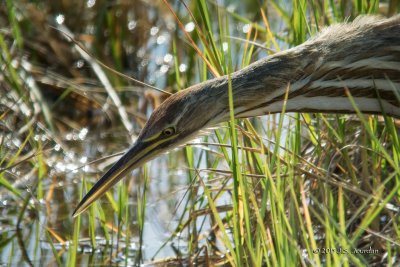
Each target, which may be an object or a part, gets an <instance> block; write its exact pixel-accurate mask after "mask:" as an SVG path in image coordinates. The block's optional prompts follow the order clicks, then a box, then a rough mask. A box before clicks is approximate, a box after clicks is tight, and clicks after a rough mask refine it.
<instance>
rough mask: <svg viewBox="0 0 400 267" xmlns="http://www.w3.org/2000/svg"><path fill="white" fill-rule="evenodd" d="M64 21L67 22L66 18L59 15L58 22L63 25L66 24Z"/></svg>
mask: <svg viewBox="0 0 400 267" xmlns="http://www.w3.org/2000/svg"><path fill="white" fill-rule="evenodd" d="M64 21H65V16H64V15H63V14H58V15H57V17H56V22H57V23H58V24H60V25H61V24H63V23H64Z"/></svg>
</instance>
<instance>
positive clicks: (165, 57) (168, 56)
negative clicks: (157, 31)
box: [164, 53, 173, 63]
mask: <svg viewBox="0 0 400 267" xmlns="http://www.w3.org/2000/svg"><path fill="white" fill-rule="evenodd" d="M172 59H173V56H172V55H171V54H169V53H168V54H166V55H165V56H164V62H165V63H169V62H171V61H172Z"/></svg>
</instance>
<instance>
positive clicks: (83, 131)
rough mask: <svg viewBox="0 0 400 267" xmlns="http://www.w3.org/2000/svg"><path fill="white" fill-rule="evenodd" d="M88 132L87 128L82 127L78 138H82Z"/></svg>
mask: <svg viewBox="0 0 400 267" xmlns="http://www.w3.org/2000/svg"><path fill="white" fill-rule="evenodd" d="M88 132H89V130H88V128H82V130H81V131H80V132H79V134H78V136H79V139H81V140H84V139H85V138H86V135H87V134H88Z"/></svg>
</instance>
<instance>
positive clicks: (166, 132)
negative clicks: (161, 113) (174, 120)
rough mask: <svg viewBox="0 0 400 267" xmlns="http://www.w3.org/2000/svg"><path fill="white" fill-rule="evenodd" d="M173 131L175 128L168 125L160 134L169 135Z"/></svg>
mask: <svg viewBox="0 0 400 267" xmlns="http://www.w3.org/2000/svg"><path fill="white" fill-rule="evenodd" d="M174 133H175V128H174V127H168V128H166V129H164V130H163V131H162V134H163V135H164V136H171V135H173V134H174Z"/></svg>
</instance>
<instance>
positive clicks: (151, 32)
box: [150, 26, 159, 36]
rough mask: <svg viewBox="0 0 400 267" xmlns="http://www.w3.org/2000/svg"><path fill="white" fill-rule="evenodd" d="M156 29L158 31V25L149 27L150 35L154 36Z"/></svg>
mask: <svg viewBox="0 0 400 267" xmlns="http://www.w3.org/2000/svg"><path fill="white" fill-rule="evenodd" d="M158 31H159V29H158V27H155V26H154V27H151V29H150V35H152V36H154V35H156V34H157V33H158Z"/></svg>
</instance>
